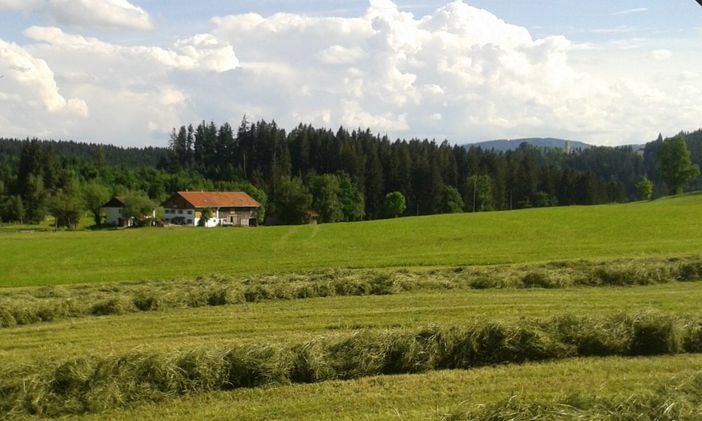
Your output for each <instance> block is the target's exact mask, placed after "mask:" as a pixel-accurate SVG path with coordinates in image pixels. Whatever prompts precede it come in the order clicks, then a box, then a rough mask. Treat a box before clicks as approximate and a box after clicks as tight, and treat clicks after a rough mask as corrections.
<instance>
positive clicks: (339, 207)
mask: <svg viewBox="0 0 702 421" xmlns="http://www.w3.org/2000/svg"><path fill="white" fill-rule="evenodd" d="M0 151H1V152H3V153H2V155H0V157H1V158H0V219H1V220H2V221H4V222H8V221H21V222H29V223H36V222H40V221H42V220H43V219H44V218H45V217H46V216H47V215H48V214H53V216H54V217H55V220H56V222H57V224H58V225H65V226H71V225H75V223H76V221H77V218H78V217H79V215H80V214H81V213H82V212H85V211H90V212H91V213H92V214H93V216H94V218H95V222H96V223H99V221H100V209H99V206H101V205H102V204H104V202H106V201H107V199H108V198H109V197H110V196H111V195H122V196H125V197H127V198H130V202H132V203H134V204H135V205H134V206H133V208H134V210H133V212H134V213H138V212H139V209H140V208H141V209H143V208H146V207H148V206H153V205H154V204H158V203H160V202H161V201H163V200H165V198H166V197H167V196H168V195H169V194H170V193H172V192H175V191H183V190H203V191H211V190H222V191H228V190H242V191H246V192H248V193H249V194H250V195H251V196H253V197H254V198H255V199H256V200H258V201H259V202H260V203H261V204H262V205H264V212H262V214H261V219H262V221H261V222H263V220H264V219H265V221H266V223H269V224H275V223H284V224H295V223H303V222H305V221H307V220H309V219H310V218H315V219H317V218H318V219H319V221H320V222H339V221H358V220H364V219H378V218H384V217H394V216H402V215H428V214H436V213H453V212H480V211H489V210H509V209H522V208H529V207H545V206H558V205H592V204H602V203H612V202H625V201H630V200H635V199H637V198H648V197H651V196H659V195H663V194H667V193H668V192H671V193H677V192H681V191H682V190H683V189H684V188H685V187H686V186H688V183H689V182H691V183H689V184H690V186H691V187H692V188H700V187H702V180H700V177H699V171H697V167H696V164H699V163H700V162H701V161H702V131H698V132H693V133H681V134H679V135H677V136H675V137H673V138H670V139H665V140H664V139H663V138H662V137H660V136H659V139H658V140H656V141H654V142H650V143H648V144H647V145H646V146H645V148H644V151H643V154H640V153H637V152H636V151H634V150H632V148H631V147H615V148H610V147H594V148H591V149H586V150H578V151H575V152H574V153H570V154H567V153H565V152H563V151H561V150H557V149H545V148H536V147H531V146H528V145H526V144H523V145H521V146H520V147H519V148H518V149H517V150H514V151H508V152H495V151H492V150H484V149H481V148H477V147H463V146H459V145H451V144H449V143H448V142H447V141H444V142H436V141H434V140H428V139H423V140H420V139H411V140H403V139H398V140H394V141H393V140H390V139H389V138H388V137H387V136H382V135H378V134H374V133H372V132H371V131H370V130H368V129H366V130H362V129H357V130H352V131H349V130H347V129H345V128H343V127H341V128H339V129H338V130H337V131H336V132H334V131H332V130H329V129H324V128H315V127H313V126H311V125H304V124H300V125H299V126H297V127H296V128H294V129H293V130H291V131H290V132H287V131H286V130H284V129H282V128H280V127H279V126H278V125H277V124H276V123H275V122H266V121H257V122H249V121H248V120H247V119H246V118H244V119H243V121H242V122H241V124H240V125H239V126H238V127H237V128H236V129H234V128H233V127H232V126H231V125H229V124H228V123H224V124H222V125H220V126H218V125H216V124H215V123H213V122H210V123H207V122H201V123H200V124H198V125H197V126H193V125H188V126H181V127H180V128H177V129H174V130H173V133H172V134H171V136H170V139H169V146H168V147H167V148H143V149H140V148H119V147H115V146H111V145H95V144H80V143H76V142H51V141H39V140H23V141H20V140H12V139H0ZM649 190H650V192H649ZM101 202H102V203H101Z"/></svg>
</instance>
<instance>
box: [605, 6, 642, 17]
mask: <svg viewBox="0 0 702 421" xmlns="http://www.w3.org/2000/svg"><path fill="white" fill-rule="evenodd" d="M645 12H648V7H635V8H633V9H626V10H620V11H618V12H614V13H612V16H624V15H633V14H636V13H645Z"/></svg>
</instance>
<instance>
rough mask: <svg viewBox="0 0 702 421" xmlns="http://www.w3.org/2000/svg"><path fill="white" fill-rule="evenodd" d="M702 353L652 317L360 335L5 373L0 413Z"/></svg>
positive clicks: (690, 337) (674, 322) (700, 330)
mask: <svg viewBox="0 0 702 421" xmlns="http://www.w3.org/2000/svg"><path fill="white" fill-rule="evenodd" d="M699 352H702V320H693V319H689V318H675V317H672V316H670V315H668V314H664V313H660V312H654V311H647V312H642V313H637V314H621V315H618V316H614V317H608V318H587V317H576V316H561V317H557V318H552V319H548V320H540V321H539V320H531V321H528V320H522V321H520V322H516V323H511V324H510V323H499V322H489V323H483V324H472V325H468V326H464V327H444V328H442V327H436V326H433V327H427V328H423V329H416V330H386V331H377V330H376V331H372V330H371V331H360V332H357V333H355V334H352V335H340V336H331V337H319V338H317V339H314V340H311V341H308V342H305V343H300V344H289V345H276V344H258V345H256V344H254V345H245V346H229V347H224V346H223V347H217V348H213V349H190V350H182V351H167V350H164V351H148V352H147V351H142V352H130V353H125V354H121V355H114V356H95V355H84V356H74V357H72V358H70V359H68V360H64V361H37V362H35V363H31V364H23V365H21V366H16V367H2V368H1V369H0V413H3V414H7V415H6V416H7V417H8V418H12V417H16V416H20V415H40V416H50V417H55V416H62V415H70V414H80V413H90V412H100V411H104V410H108V409H111V408H119V407H124V406H126V405H129V404H132V403H138V402H149V401H159V400H161V399H164V398H167V397H177V396H183V395H189V394H194V393H204V392H213V391H227V390H233V389H237V388H252V387H259V386H267V385H280V384H291V383H317V382H324V381H328V380H348V379H357V378H361V377H366V376H375V375H385V374H401V373H421V372H427V371H431V370H442V369H469V368H473V367H480V366H486V365H495V364H509V363H525V362H530V361H546V360H558V359H564V358H571V357H589V356H642V355H664V354H680V353H699Z"/></svg>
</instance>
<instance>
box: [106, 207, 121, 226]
mask: <svg viewBox="0 0 702 421" xmlns="http://www.w3.org/2000/svg"><path fill="white" fill-rule="evenodd" d="M121 218H122V208H105V223H107V224H108V225H119V220H120V219H121Z"/></svg>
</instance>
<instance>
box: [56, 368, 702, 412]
mask: <svg viewBox="0 0 702 421" xmlns="http://www.w3.org/2000/svg"><path fill="white" fill-rule="evenodd" d="M700 370H702V356H700V355H690V356H676V357H656V358H618V357H615V358H601V359H595V360H591V359H588V360H584V359H575V360H569V361H563V362H555V363H540V364H527V365H520V366H500V367H486V368H480V369H475V370H468V371H464V370H456V371H439V372H432V373H427V374H414V375H401V376H379V377H370V378H364V379H359V380H354V381H349V382H339V381H335V382H328V383H320V384H311V385H294V386H281V387H274V388H268V389H250V390H238V391H234V392H227V393H212V394H206V395H201V396H196V397H189V398H185V399H182V400H177V399H171V400H167V401H164V402H162V403H160V404H150V405H141V406H136V407H134V408H132V409H128V410H119V411H109V412H106V413H102V414H99V415H86V416H76V417H68V418H67V419H73V420H86V421H87V420H100V419H111V420H119V421H122V420H124V421H127V420H135V419H139V420H185V419H208V420H212V419H237V420H260V419H279V420H283V419H285V420H308V419H315V420H330V419H334V420H378V421H380V420H432V419H435V420H440V419H443V418H444V417H446V416H447V415H449V414H455V413H460V412H462V411H467V410H473V409H476V408H479V407H480V406H482V405H486V404H490V403H494V402H496V401H499V400H504V399H508V398H510V397H512V396H519V397H520V398H523V399H532V398H534V399H546V400H556V399H558V398H559V397H563V396H568V395H570V394H575V393H582V394H586V395H595V396H608V397H615V398H616V397H619V398H627V397H629V396H631V394H634V393H637V392H642V391H644V392H645V391H648V390H650V389H651V388H654V387H657V386H659V385H662V384H675V382H676V381H677V379H680V378H685V377H686V376H688V375H691V374H693V373H696V372H699V371H700ZM556 419H559V418H556ZM560 419H563V418H560ZM640 419H646V418H640Z"/></svg>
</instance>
